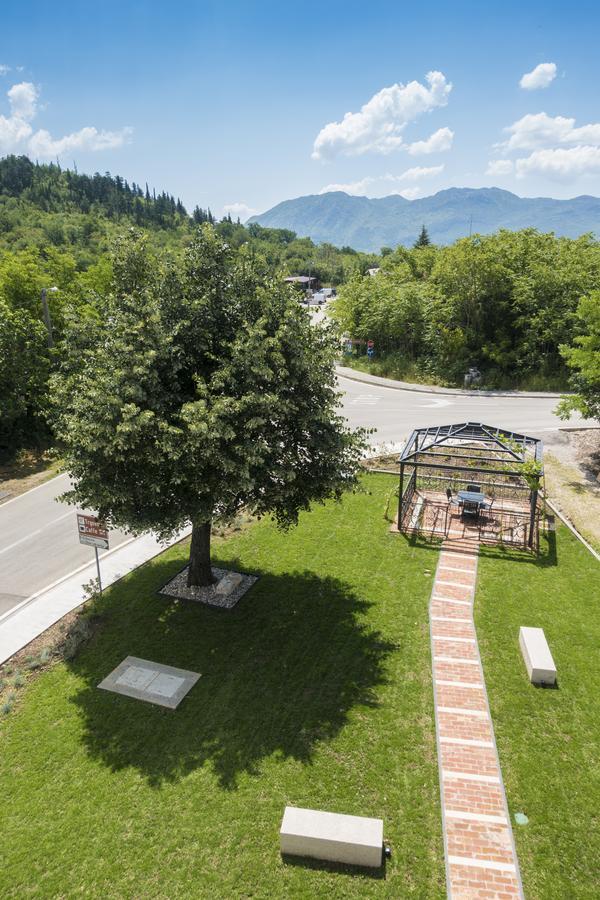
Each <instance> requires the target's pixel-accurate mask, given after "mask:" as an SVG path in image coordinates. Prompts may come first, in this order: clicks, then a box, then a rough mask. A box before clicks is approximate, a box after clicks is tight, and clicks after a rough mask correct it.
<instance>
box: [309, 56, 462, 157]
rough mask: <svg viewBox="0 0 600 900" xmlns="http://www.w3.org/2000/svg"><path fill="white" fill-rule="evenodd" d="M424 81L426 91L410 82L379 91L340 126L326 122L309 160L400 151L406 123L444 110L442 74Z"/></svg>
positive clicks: (445, 96)
mask: <svg viewBox="0 0 600 900" xmlns="http://www.w3.org/2000/svg"><path fill="white" fill-rule="evenodd" d="M425 80H426V82H427V84H428V87H426V86H425V85H424V84H421V83H420V82H418V81H411V82H409V83H408V84H406V85H404V84H393V85H391V87H386V88H383V89H382V90H381V91H379V92H378V93H377V94H375V95H374V96H373V97H371V99H370V100H369V101H368V102H367V103H365V104H364V106H362V107H361V109H360V112H354V113H353V112H348V113H346V114H345V116H344V118H343V119H342V121H341V122H329V124H328V125H325V127H324V128H322V129H321V131H320V132H319V134H318V135H317V137H316V139H315V142H314V147H313V153H312V157H313V159H332V158H333V157H335V156H338V155H339V154H343V155H345V156H358V155H360V154H362V153H367V152H369V151H371V152H374V153H390V152H391V151H392V150H398V149H399V148H401V147H404V146H405V145H404V138H403V136H402V132H403V130H404V129H405V128H406V126H407V125H408V124H409V122H413V121H414V120H415V119H416V118H418V117H419V116H420V115H422V114H423V113H426V112H430V111H431V110H433V109H435V108H436V107H440V106H446V104H447V102H448V95H449V93H450V91H451V90H452V85H451V84H450V83H448V82H447V81H446V77H445V75H443V74H442V72H428V73H427V75H426V77H425Z"/></svg>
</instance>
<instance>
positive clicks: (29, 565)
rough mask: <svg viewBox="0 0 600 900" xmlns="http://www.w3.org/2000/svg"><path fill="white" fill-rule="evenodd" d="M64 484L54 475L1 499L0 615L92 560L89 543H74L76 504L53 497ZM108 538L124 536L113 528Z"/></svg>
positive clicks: (112, 543)
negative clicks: (10, 497) (31, 488)
mask: <svg viewBox="0 0 600 900" xmlns="http://www.w3.org/2000/svg"><path fill="white" fill-rule="evenodd" d="M68 486H69V479H68V477H67V476H66V475H59V476H58V478H53V479H52V480H51V481H47V482H46V483H45V484H42V485H40V486H39V487H37V488H34V489H33V490H31V491H28V492H27V493H25V494H21V495H20V496H19V497H15V498H14V499H13V500H8V501H6V502H4V503H3V504H1V505H0V616H1V615H2V614H3V613H5V612H7V611H8V610H9V609H11V608H12V607H14V606H16V605H17V604H18V603H20V602H21V601H22V600H25V599H26V598H27V597H30V596H31V594H35V593H37V592H38V591H40V590H41V589H42V588H45V587H47V586H48V585H50V584H52V583H53V582H55V581H58V579H59V578H62V577H63V576H65V575H68V574H69V573H70V572H73V571H74V570H75V569H78V568H79V567H80V566H82V565H83V564H84V563H89V562H93V560H94V548H93V547H87V546H85V545H84V544H80V543H79V537H78V531H77V520H76V517H75V513H76V510H75V507H73V506H67V505H65V504H64V503H59V502H58V500H57V497H58V496H59V495H60V494H62V493H63V492H64V491H66V490H67V489H68ZM83 511H85V510H80V512H83ZM109 539H110V549H111V550H112V549H113V548H115V547H117V546H119V544H122V543H123V542H124V541H126V540H127V539H128V536H127V535H126V534H124V533H123V532H122V531H113V532H111V533H110V535H109ZM104 552H106V551H101V552H100V558H102V553H104ZM0 627H1V626H0Z"/></svg>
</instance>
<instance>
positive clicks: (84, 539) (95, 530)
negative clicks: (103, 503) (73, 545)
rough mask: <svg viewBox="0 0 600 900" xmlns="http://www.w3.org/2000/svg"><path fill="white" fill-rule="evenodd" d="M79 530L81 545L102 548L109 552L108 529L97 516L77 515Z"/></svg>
mask: <svg viewBox="0 0 600 900" xmlns="http://www.w3.org/2000/svg"><path fill="white" fill-rule="evenodd" d="M77 528H78V529H79V543H80V544H88V546H90V547H100V549H102V550H108V528H107V527H106V525H105V524H104V522H101V521H100V519H98V518H97V516H86V515H84V513H77Z"/></svg>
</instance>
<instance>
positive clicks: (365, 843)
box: [280, 806, 383, 868]
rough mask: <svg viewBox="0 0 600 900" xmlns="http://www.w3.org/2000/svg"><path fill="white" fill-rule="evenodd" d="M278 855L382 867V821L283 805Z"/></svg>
mask: <svg viewBox="0 0 600 900" xmlns="http://www.w3.org/2000/svg"><path fill="white" fill-rule="evenodd" d="M280 841H281V852H282V853H289V854H290V855H291V856H310V857H313V858H315V859H326V860H329V861H330V862H340V863H349V864H350V865H353V866H369V867H372V868H376V867H378V866H381V864H382V854H383V820H382V819H367V818H364V817H363V816H344V815H340V814H339V813H330V812H318V811H317V810H314V809H300V808H299V807H296V806H286V808H285V812H284V814H283V821H282V823H281V830H280Z"/></svg>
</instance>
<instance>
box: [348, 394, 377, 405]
mask: <svg viewBox="0 0 600 900" xmlns="http://www.w3.org/2000/svg"><path fill="white" fill-rule="evenodd" d="M380 400H381V397H378V396H377V394H359V395H358V397H353V398H352V400H351V401H350V402H351V403H355V404H360V405H361V406H375V404H376V403H379V401H380Z"/></svg>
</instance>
